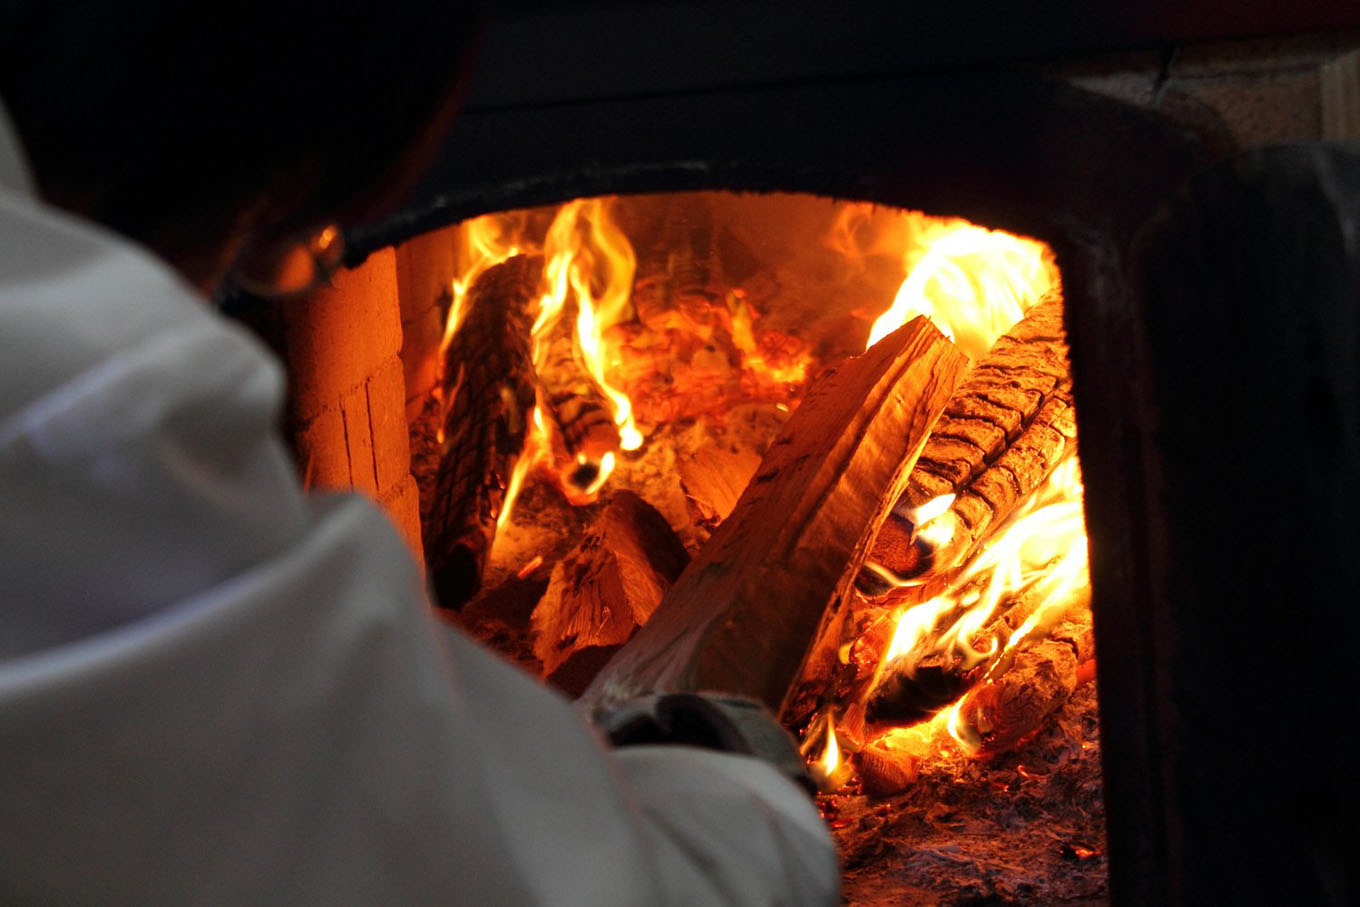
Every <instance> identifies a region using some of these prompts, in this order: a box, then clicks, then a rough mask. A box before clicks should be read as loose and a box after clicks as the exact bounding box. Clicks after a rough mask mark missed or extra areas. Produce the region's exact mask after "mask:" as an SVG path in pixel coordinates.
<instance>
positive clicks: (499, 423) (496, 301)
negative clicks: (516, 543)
mask: <svg viewBox="0 0 1360 907" xmlns="http://www.w3.org/2000/svg"><path fill="white" fill-rule="evenodd" d="M542 273H543V259H542V258H541V257H538V256H528V255H521V256H516V257H514V258H511V259H509V260H508V261H505V262H502V263H501V264H499V265H496V266H495V267H492V268H489V269H487V270H486V271H485V272H484V273H483V274H482V275H481V276H480V277H479V278H478V279H477V281H476V283H474V284H473V286H472V288H471V289H470V290H469V292H468V300H467V304H468V309H467V314H466V316H465V317H464V320H463V323H462V325H460V327H459V329H458V331H457V333H456V334H455V335H454V336H453V338H452V339H451V340H450V342H449V344H448V346H447V348H446V349H445V352H444V358H443V364H442V371H441V388H442V393H443V396H444V405H445V411H444V417H443V419H442V431H443V441H442V444H441V451H440V462H439V469H438V471H437V472H436V474H435V490H434V494H433V496H432V499H431V503H430V512H429V516H428V519H427V522H426V525H425V527H424V529H425V532H424V535H425V539H426V543H425V559H426V563H428V564H429V567H430V573H431V578H432V580H433V583H434V587H435V600H436V602H437V603H438V604H440V605H441V606H443V607H446V608H457V607H461V606H462V605H463V604H464V603H465V602H466V601H467V600H468V599H469V598H471V597H472V595H473V594H474V593H475V592H476V591H477V589H478V588H479V587H480V585H481V578H482V571H483V569H484V568H485V565H486V557H487V553H488V551H489V550H490V548H491V542H492V540H493V539H494V538H495V534H496V518H497V517H498V516H499V514H500V511H501V507H502V506H503V504H504V501H505V489H506V485H507V484H508V482H509V480H510V473H511V470H512V469H513V468H514V464H515V460H516V459H517V458H518V457H519V455H520V453H521V452H522V451H523V449H524V437H525V432H526V430H527V428H528V420H529V418H530V414H531V413H532V411H533V406H534V380H533V362H532V359H531V357H530V350H529V326H530V318H531V313H530V304H531V301H532V300H533V298H534V296H535V292H536V290H537V287H538V283H539V279H540V277H541V275H542Z"/></svg>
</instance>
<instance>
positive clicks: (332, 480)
mask: <svg viewBox="0 0 1360 907" xmlns="http://www.w3.org/2000/svg"><path fill="white" fill-rule="evenodd" d="M282 318H283V325H282V334H283V336H282V338H281V340H282V346H283V355H284V358H285V360H286V364H287V367H288V372H289V378H290V393H291V396H292V400H291V411H292V421H293V425H294V432H295V444H296V448H297V453H298V461H299V464H300V467H301V469H302V472H303V478H304V481H305V482H306V483H307V484H308V485H309V486H310V487H313V488H332V489H353V490H355V491H358V492H361V493H363V494H366V495H368V496H369V497H371V498H373V499H374V500H376V501H377V502H378V504H379V505H380V506H381V507H382V508H383V509H384V510H385V511H386V512H387V514H388V516H389V517H391V519H392V521H393V523H395V524H396V526H397V528H398V530H399V531H400V532H401V533H402V535H403V536H404V537H405V538H406V540H407V542H408V544H409V545H410V547H411V550H412V551H413V552H414V553H415V555H416V558H417V559H418V560H423V557H422V555H421V543H420V513H419V504H418V495H417V492H416V483H415V480H414V479H413V478H412V477H411V448H410V441H409V436H408V433H407V424H406V379H405V373H404V369H403V366H402V361H401V358H400V356H399V353H400V351H401V348H402V319H401V308H400V304H399V302H398V292H397V256H396V253H395V252H394V251H393V250H392V249H384V250H382V251H380V252H377V253H375V254H373V255H372V256H370V257H369V259H368V261H366V262H365V263H364V264H363V265H362V266H360V267H359V268H356V269H354V270H352V271H342V272H341V273H340V274H338V275H336V277H335V278H334V280H333V281H332V285H331V286H329V287H326V288H323V289H321V290H318V291H316V292H315V293H313V294H311V295H309V296H307V297H305V298H303V299H299V300H293V301H291V302H288V303H286V304H285V305H284V306H283V307H282Z"/></svg>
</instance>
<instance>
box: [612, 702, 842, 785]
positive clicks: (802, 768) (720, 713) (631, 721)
mask: <svg viewBox="0 0 1360 907" xmlns="http://www.w3.org/2000/svg"><path fill="white" fill-rule="evenodd" d="M594 718H595V722H596V724H598V725H599V726H600V728H601V729H602V730H603V731H604V732H605V734H606V735H607V736H608V737H609V740H610V742H611V743H613V744H614V745H615V746H631V745H638V744H655V743H679V744H684V745H687V746H698V747H704V748H706V749H715V750H723V751H725V752H729V753H745V754H746V755H750V756H756V757H758V758H761V759H764V760H765V761H766V762H769V763H770V764H772V765H773V766H774V767H775V768H777V769H779V770H780V771H781V772H782V773H783V774H784V775H785V776H786V777H788V778H789V779H791V780H792V781H793V782H794V783H795V784H798V785H799V786H800V787H802V788H803V789H804V790H806V791H807V792H808V794H809V795H813V794H816V792H817V785H816V783H815V782H813V780H812V776H811V775H810V774H809V773H808V769H807V764H806V763H805V762H804V761H803V757H802V755H801V754H799V752H798V747H797V746H796V745H795V743H794V740H793V737H792V736H790V735H789V732H788V731H786V730H784V727H783V725H781V724H780V723H779V722H778V721H777V720H775V717H774V715H772V714H770V711H769V709H767V708H765V706H764V704H763V703H761V702H759V701H758V700H755V699H748V698H746V697H744V696H733V695H728V694H724V693H653V694H651V695H648V696H640V697H638V698H636V699H630V700H628V701H627V702H625V703H623V704H622V705H619V706H617V707H615V708H613V709H610V710H608V711H605V712H600V713H596V715H595V716H594Z"/></svg>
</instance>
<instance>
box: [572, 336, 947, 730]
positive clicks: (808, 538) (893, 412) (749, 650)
mask: <svg viewBox="0 0 1360 907" xmlns="http://www.w3.org/2000/svg"><path fill="white" fill-rule="evenodd" d="M964 367H965V360H964V358H963V356H962V354H960V353H959V352H957V351H956V350H955V349H954V347H953V345H952V344H951V343H950V342H949V341H948V340H946V339H945V338H944V337H943V336H942V335H941V334H940V333H939V331H937V330H936V329H935V328H934V327H933V326H932V325H931V324H930V323H929V322H928V321H926V320H925V319H924V318H921V319H917V320H916V321H914V322H912V323H911V324H910V325H908V326H906V327H904V328H902V329H901V330H899V331H897V332H896V333H894V334H892V335H890V336H889V337H888V338H885V339H884V340H883V341H881V342H880V343H879V344H877V345H875V346H874V347H873V348H872V349H870V350H869V351H868V352H866V353H865V354H863V355H862V356H859V357H857V358H855V359H851V360H849V361H847V362H846V363H845V364H844V365H843V366H842V367H841V368H839V369H838V370H836V371H834V372H831V373H829V374H828V375H826V376H824V377H823V379H822V380H821V381H820V382H818V383H816V384H814V385H813V387H812V389H811V390H810V392H809V393H808V395H807V397H806V398H805V399H804V401H803V403H802V405H801V406H799V408H798V409H797V410H796V411H795V413H794V414H793V416H792V417H791V418H790V420H789V421H788V423H787V424H786V425H785V426H784V428H783V430H782V431H781V433H780V435H779V436H778V438H776V440H775V442H774V443H773V445H771V447H770V449H769V451H768V452H767V453H766V455H765V458H764V459H763V460H762V462H761V466H760V469H759V470H758V471H757V472H756V476H755V478H754V479H753V480H752V482H751V483H750V485H748V486H747V488H746V491H745V492H744V493H743V494H742V497H741V499H740V500H739V501H738V503H737V506H736V508H735V509H734V511H733V513H732V515H731V516H730V517H729V518H728V519H727V520H726V521H724V522H723V524H722V525H721V526H720V527H718V530H717V532H715V533H714V535H713V537H712V538H711V539H710V540H709V543H708V544H707V545H706V546H705V547H704V549H703V550H702V551H701V552H700V555H699V557H698V558H697V559H696V560H695V561H694V562H693V563H691V564H690V566H689V568H688V569H687V570H686V571H685V573H684V574H683V575H682V576H681V577H680V579H679V580H678V581H677V582H676V585H675V586H674V587H673V588H672V589H671V591H670V592H669V593H668V594H667V595H666V598H665V600H664V601H663V602H662V604H661V606H660V607H659V608H658V609H657V611H656V613H655V615H653V619H652V620H651V621H650V622H649V623H648V624H647V625H646V626H645V627H644V628H643V630H642V631H641V632H640V633H638V635H637V636H635V637H634V638H633V640H632V641H631V642H629V643H628V645H626V646H625V647H624V648H623V650H622V651H620V653H619V654H618V656H616V657H615V658H614V660H613V661H611V662H610V663H609V665H608V666H607V667H606V668H605V670H604V671H603V672H601V674H600V676H599V677H597V678H596V680H595V682H594V683H593V684H592V685H591V687H590V689H589V690H587V691H586V695H585V696H584V697H583V705H585V706H586V707H588V708H597V709H598V708H606V707H609V706H612V705H614V704H616V703H618V702H620V701H622V700H625V699H628V698H630V697H632V696H635V695H639V694H642V693H648V692H657V691H678V690H712V689H716V690H724V691H727V692H733V693H741V694H746V695H750V696H754V697H757V698H760V699H762V700H763V701H764V702H765V703H766V704H767V705H769V706H770V707H771V708H772V709H775V710H778V709H779V708H780V707H781V705H782V703H783V700H784V698H785V697H786V695H787V694H788V692H789V688H790V685H791V684H792V682H793V680H794V679H795V678H796V677H797V675H798V672H799V669H800V667H801V665H802V663H803V661H804V660H805V658H806V656H807V653H808V650H809V648H810V647H811V646H812V643H813V641H814V640H815V639H817V638H818V637H819V636H820V635H821V633H822V631H823V629H824V627H825V626H826V625H827V624H829V623H830V622H831V621H833V620H834V619H835V617H836V615H837V613H838V610H839V609H838V608H836V607H831V606H832V605H833V603H834V604H837V605H839V604H841V603H843V601H844V600H845V598H846V595H847V593H848V592H849V586H850V583H851V580H852V579H853V577H854V574H855V570H856V568H857V567H858V566H859V564H860V563H861V562H862V560H863V557H864V555H865V554H866V553H867V551H868V546H869V542H870V540H871V539H872V537H873V533H874V531H875V529H876V528H877V526H878V524H879V523H880V522H881V521H882V519H883V516H884V514H885V513H886V511H887V509H888V507H889V506H890V504H891V502H892V501H893V500H894V499H895V498H896V496H897V494H899V493H900V489H901V488H902V487H903V486H904V483H905V480H906V474H907V472H908V471H909V470H910V469H911V466H912V465H913V463H914V461H915V457H916V455H917V453H918V452H919V450H920V448H921V445H922V444H923V443H924V441H925V438H926V436H927V435H928V434H929V431H930V428H931V427H932V426H933V425H934V423H935V421H936V419H937V418H938V417H939V413H940V411H942V410H943V409H944V406H945V404H946V402H947V401H948V400H949V397H950V395H951V394H952V393H953V389H954V387H955V385H956V384H957V382H958V380H959V378H960V377H961V375H962V372H963V369H964Z"/></svg>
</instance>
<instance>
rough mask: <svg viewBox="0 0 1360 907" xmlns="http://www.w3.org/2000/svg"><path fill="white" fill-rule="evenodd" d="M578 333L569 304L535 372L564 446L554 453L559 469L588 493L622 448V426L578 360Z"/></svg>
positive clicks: (547, 340) (566, 479)
mask: <svg viewBox="0 0 1360 907" xmlns="http://www.w3.org/2000/svg"><path fill="white" fill-rule="evenodd" d="M575 334H576V306H575V305H569V306H567V307H566V308H564V310H563V311H562V312H561V313H560V315H559V317H558V318H557V321H556V322H555V323H554V324H553V325H552V327H551V328H549V332H548V336H547V337H546V338H545V341H544V352H543V355H542V356H541V357H540V358H539V361H538V362H537V363H536V364H535V372H536V373H537V377H538V387H539V392H540V393H539V402H540V403H541V404H542V406H543V409H544V411H545V412H546V413H547V415H548V418H550V419H552V421H553V424H554V425H555V426H556V428H557V429H558V434H557V437H558V438H559V439H560V441H561V444H562V449H561V450H560V451H556V452H555V453H556V454H557V456H555V457H554V459H555V460H557V461H559V462H558V464H557V472H558V474H559V476H561V478H562V480H563V482H564V483H565V484H567V485H568V486H570V487H572V488H576V489H579V490H582V491H584V490H585V489H587V488H589V487H590V486H591V484H592V483H593V482H594V481H595V479H596V477H597V476H598V475H599V473H600V464H601V462H602V461H603V460H604V458H605V456H606V455H608V454H611V453H614V452H615V451H617V450H618V449H619V429H618V426H616V425H615V424H614V419H613V417H612V416H611V415H610V413H609V407H608V405H607V403H606V401H605V398H604V395H603V394H602V393H601V392H600V390H599V388H597V387H596V386H595V383H594V382H593V381H591V379H590V374H589V373H588V372H587V371H586V370H585V368H584V367H583V366H582V365H581V363H580V361H579V358H578V356H579V354H578V352H577V343H576V339H575Z"/></svg>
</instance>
